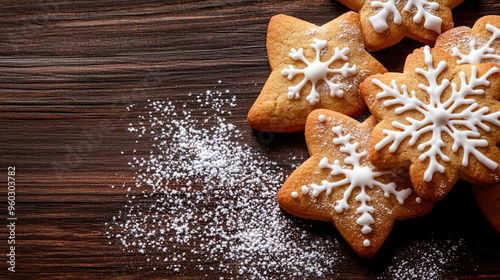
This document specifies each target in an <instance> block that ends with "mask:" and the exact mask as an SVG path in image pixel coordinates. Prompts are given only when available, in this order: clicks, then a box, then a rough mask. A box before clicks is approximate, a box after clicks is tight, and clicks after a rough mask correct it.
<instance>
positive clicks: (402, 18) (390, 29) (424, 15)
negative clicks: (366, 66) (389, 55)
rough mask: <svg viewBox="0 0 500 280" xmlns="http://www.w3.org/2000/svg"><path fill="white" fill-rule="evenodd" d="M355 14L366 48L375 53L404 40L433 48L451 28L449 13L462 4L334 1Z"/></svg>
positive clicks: (427, 0)
mask: <svg viewBox="0 0 500 280" xmlns="http://www.w3.org/2000/svg"><path fill="white" fill-rule="evenodd" d="M338 1H339V2H341V3H342V4H344V5H346V6H347V7H349V8H350V9H352V10H355V11H359V13H360V15H361V26H362V28H363V34H364V35H365V43H366V47H367V48H368V49H369V50H371V51H378V50H381V49H385V48H387V47H390V46H392V45H395V44H396V43H398V42H399V41H401V40H402V39H403V38H404V37H408V38H411V39H414V40H417V41H420V42H423V43H425V44H429V45H431V44H433V43H434V41H436V38H437V37H438V36H439V34H441V33H442V32H444V31H446V30H449V29H451V28H453V17H452V15H451V9H453V8H454V7H456V6H457V5H458V4H460V3H462V2H463V1H464V0H338Z"/></svg>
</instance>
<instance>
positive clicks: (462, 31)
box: [436, 15, 500, 64]
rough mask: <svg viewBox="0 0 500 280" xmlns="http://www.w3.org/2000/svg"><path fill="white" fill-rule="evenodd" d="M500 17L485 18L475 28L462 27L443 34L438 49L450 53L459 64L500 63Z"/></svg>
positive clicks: (437, 41)
mask: <svg viewBox="0 0 500 280" xmlns="http://www.w3.org/2000/svg"><path fill="white" fill-rule="evenodd" d="M499 39H500V16H493V15H491V16H484V17H482V18H480V19H479V20H477V21H476V23H475V24H474V27H472V29H471V28H469V27H466V26H460V27H457V28H453V29H451V30H449V31H447V32H445V33H443V34H441V35H440V36H439V37H438V39H437V40H436V48H441V49H443V50H445V51H447V52H448V53H450V54H451V55H452V56H453V57H455V59H456V60H457V63H458V64H474V63H488V62H491V63H500V40H499Z"/></svg>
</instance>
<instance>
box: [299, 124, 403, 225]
mask: <svg viewBox="0 0 500 280" xmlns="http://www.w3.org/2000/svg"><path fill="white" fill-rule="evenodd" d="M332 131H333V132H334V133H335V134H336V135H337V136H338V138H335V139H334V140H333V143H334V144H336V145H341V147H340V151H341V152H342V153H345V154H347V155H348V156H347V157H346V158H345V160H344V162H345V164H347V165H350V166H351V168H347V167H343V166H341V165H340V162H339V161H338V160H335V161H334V163H333V165H331V164H330V163H329V162H328V159H327V158H326V157H325V158H323V159H322V160H321V161H320V163H319V167H320V168H328V169H331V170H332V171H331V172H330V174H331V175H339V174H342V175H344V176H345V178H344V179H342V180H340V181H337V182H328V181H326V180H323V181H322V182H321V185H316V184H311V188H312V190H313V192H312V196H313V197H317V196H319V195H320V193H322V192H323V191H326V195H330V194H331V192H332V189H333V188H336V187H340V186H344V185H347V184H348V185H349V187H348V188H347V189H346V190H345V191H344V196H343V198H342V199H341V200H337V201H336V202H335V207H334V209H335V211H336V212H337V213H342V211H344V210H348V209H349V204H348V202H347V200H348V199H349V197H350V196H351V194H352V192H353V190H354V189H355V188H357V187H359V188H360V191H359V194H358V195H356V197H355V200H356V201H358V202H360V203H361V206H359V207H358V208H357V209H356V213H357V214H361V216H360V217H359V218H358V219H357V221H356V223H357V224H358V225H360V226H361V227H362V228H361V232H362V233H363V234H368V233H370V232H371V231H372V228H371V224H373V223H375V221H374V219H373V216H372V214H373V213H374V211H375V208H373V207H372V206H369V205H368V203H369V202H370V201H371V197H370V196H369V195H368V194H367V193H366V187H368V188H370V189H374V188H375V187H378V188H380V189H381V190H382V191H383V192H384V196H385V197H387V198H389V197H390V195H391V194H392V195H394V196H395V197H396V200H397V201H398V202H399V203H400V204H403V203H404V201H405V199H406V198H408V196H409V195H410V193H411V188H407V189H404V190H401V191H397V190H396V184H395V183H393V182H391V183H388V184H384V183H381V182H379V181H377V180H376V177H379V176H382V175H387V174H392V173H389V172H376V171H373V169H372V168H373V167H372V166H362V165H361V163H360V160H361V158H363V157H366V156H367V152H366V151H362V152H357V151H356V150H357V149H358V147H359V143H357V142H354V143H351V140H352V137H351V135H350V134H346V135H342V128H341V127H339V126H337V127H334V128H333V129H332ZM302 191H304V187H302Z"/></svg>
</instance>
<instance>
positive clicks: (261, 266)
mask: <svg viewBox="0 0 500 280" xmlns="http://www.w3.org/2000/svg"><path fill="white" fill-rule="evenodd" d="M228 93H229V92H228V91H226V92H225V93H224V94H223V93H222V92H220V91H207V92H205V93H203V94H192V95H191V98H193V99H194V100H196V102H195V103H194V104H195V108H190V107H188V106H187V105H185V104H183V103H182V102H180V101H148V104H147V105H146V106H144V107H139V106H137V105H132V106H130V107H129V108H128V109H129V110H131V111H132V110H136V108H137V110H138V109H141V110H142V109H144V110H146V111H147V112H148V113H147V114H144V115H142V116H140V117H139V118H138V120H137V121H136V122H134V123H131V124H130V127H129V131H130V132H131V133H133V134H134V136H135V138H136V145H137V147H134V153H133V157H132V160H131V161H130V162H129V165H130V167H131V169H132V170H133V171H134V172H135V177H134V179H135V186H134V187H129V188H128V191H127V193H128V194H127V200H128V203H127V205H126V206H125V208H124V209H123V210H122V211H120V212H119V213H118V214H117V215H116V217H114V218H113V221H112V222H111V223H109V224H108V226H109V231H108V232H107V236H108V237H109V238H113V239H114V240H117V241H118V242H119V243H120V245H121V246H122V248H123V250H124V251H126V252H128V253H140V254H142V255H143V256H144V259H145V260H147V262H148V264H150V266H151V268H152V269H154V270H156V269H157V268H158V269H162V270H170V271H171V272H173V273H176V274H177V273H179V274H182V273H187V272H189V271H192V270H193V267H194V268H196V269H198V270H200V271H206V272H211V273H216V274H217V275H227V276H229V277H230V278H240V277H241V278H262V277H266V278H269V277H271V278H282V277H285V278H290V277H297V276H298V277H307V276H324V275H326V274H328V275H332V274H334V273H335V271H336V266H338V265H341V261H342V256H340V255H339V253H338V252H339V251H338V250H337V249H338V247H339V246H340V245H339V243H338V241H337V239H335V238H332V236H326V235H324V234H323V235H322V234H317V233H316V234H315V233H314V232H313V231H311V230H310V227H311V225H312V224H311V223H312V222H309V221H305V220H297V219H294V218H291V217H290V216H288V215H286V214H284V212H283V211H282V210H281V209H280V208H279V206H278V204H277V200H276V194H277V192H278V190H279V188H280V187H281V185H282V184H283V182H284V181H285V180H286V175H287V174H289V172H290V171H292V170H293V169H294V168H295V167H296V166H298V165H299V164H300V163H302V162H303V161H304V160H305V159H304V158H301V157H297V156H296V155H293V154H290V157H289V158H288V159H286V160H288V161H289V162H287V164H289V165H290V166H286V167H285V168H286V170H284V169H285V168H283V167H281V166H280V165H278V164H277V163H275V162H272V161H270V160H269V159H268V158H267V157H266V156H265V154H264V151H261V150H258V149H256V148H252V147H250V146H248V145H246V144H242V143H241V142H242V139H243V138H244V135H243V133H242V132H241V131H239V130H238V128H237V127H236V126H235V125H233V124H231V123H230V122H229V121H228V120H227V118H228V117H230V116H231V114H232V113H231V111H230V110H231V109H232V108H233V107H235V106H236V98H235V97H229V98H228V97H226V96H227V95H228ZM192 104H193V103H191V105H190V106H193V105H192ZM145 146H146V147H149V151H148V150H146V151H142V152H140V151H139V152H138V151H137V150H140V149H141V148H143V147H145ZM135 148H136V149H135ZM311 240H313V241H312V242H311ZM110 243H111V242H110Z"/></svg>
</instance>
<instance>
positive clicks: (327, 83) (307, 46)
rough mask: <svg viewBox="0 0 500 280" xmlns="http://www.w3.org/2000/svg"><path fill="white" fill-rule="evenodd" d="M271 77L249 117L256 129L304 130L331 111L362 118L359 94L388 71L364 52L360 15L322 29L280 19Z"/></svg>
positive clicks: (271, 37) (273, 30)
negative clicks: (322, 111) (317, 112)
mask: <svg viewBox="0 0 500 280" xmlns="http://www.w3.org/2000/svg"><path fill="white" fill-rule="evenodd" d="M267 52H268V57H269V63H270V65H271V69H272V73H271V75H270V77H269V79H268V80H267V82H266V84H265V85H264V88H263V89H262V92H261V93H260V95H259V97H258V98H257V101H255V103H254V105H253V106H252V108H251V109H250V112H249V113H248V123H249V124H250V125H251V126H252V127H253V128H255V129H258V130H264V131H273V132H296V131H302V130H304V126H305V123H306V119H307V115H308V114H309V113H310V112H312V111H313V110H314V109H318V108H326V109H331V110H335V111H338V112H342V113H344V114H346V115H349V116H357V115H359V114H361V113H363V112H364V111H365V110H366V105H365V103H364V102H363V100H361V98H360V96H359V93H358V89H359V84H360V83H361V82H362V81H363V80H364V78H366V77H368V76H369V75H372V74H376V73H385V72H387V70H386V69H385V68H384V66H382V64H380V63H379V62H378V61H377V60H376V59H374V58H373V57H372V56H370V55H369V54H368V52H367V51H366V50H365V46H364V41H363V34H362V33H361V26H360V23H359V15H358V14H357V13H354V12H349V13H346V14H344V15H342V16H340V17H338V18H336V19H335V20H333V21H331V22H329V23H327V24H325V25H323V26H321V27H319V26H316V25H314V24H312V23H308V22H305V21H302V20H299V19H296V18H294V17H290V16H285V15H277V16H274V17H273V18H272V19H271V22H270V23H269V29H268V33H267Z"/></svg>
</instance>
